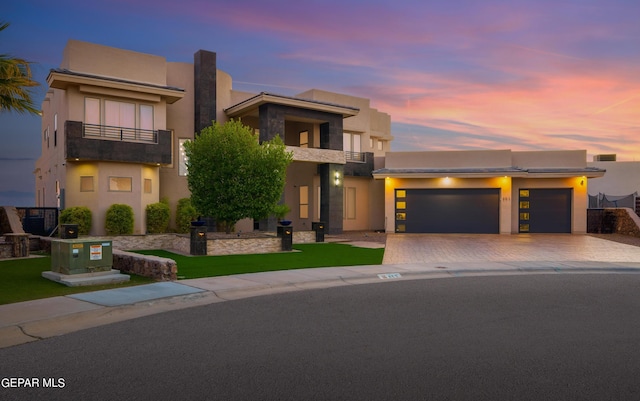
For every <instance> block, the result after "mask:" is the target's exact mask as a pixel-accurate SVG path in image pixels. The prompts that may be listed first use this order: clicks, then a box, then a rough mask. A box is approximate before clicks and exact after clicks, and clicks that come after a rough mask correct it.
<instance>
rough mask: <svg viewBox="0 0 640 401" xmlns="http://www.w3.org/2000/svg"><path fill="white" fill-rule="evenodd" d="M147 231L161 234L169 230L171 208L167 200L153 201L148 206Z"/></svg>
mask: <svg viewBox="0 0 640 401" xmlns="http://www.w3.org/2000/svg"><path fill="white" fill-rule="evenodd" d="M145 210H146V213H147V233H148V234H160V233H165V232H167V228H168V227H169V219H170V218H171V209H170V208H169V205H167V204H166V203H165V202H158V203H151V204H149V205H147V207H146V209H145Z"/></svg>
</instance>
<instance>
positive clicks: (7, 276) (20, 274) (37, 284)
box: [0, 256, 153, 305]
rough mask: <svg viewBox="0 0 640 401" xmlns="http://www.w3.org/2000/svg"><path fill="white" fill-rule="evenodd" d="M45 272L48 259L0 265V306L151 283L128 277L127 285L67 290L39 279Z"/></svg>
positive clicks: (137, 277)
mask: <svg viewBox="0 0 640 401" xmlns="http://www.w3.org/2000/svg"><path fill="white" fill-rule="evenodd" d="M47 270H51V257H49V256H43V257H32V258H28V259H6V260H2V261H0V277H2V278H1V279H0V305H3V304H10V303H14V302H22V301H31V300H34V299H41V298H49V297H56V296H61V295H69V294H78V293H81V292H88V291H99V290H106V289H111V288H121V287H127V286H132V285H140V284H148V283H152V282H153V280H152V279H149V278H146V277H141V276H136V275H130V276H131V278H130V281H129V282H127V283H122V284H107V285H92V286H82V287H67V286H66V285H64V284H60V283H56V282H54V281H51V280H49V279H46V278H44V277H42V275H41V274H42V272H43V271H47Z"/></svg>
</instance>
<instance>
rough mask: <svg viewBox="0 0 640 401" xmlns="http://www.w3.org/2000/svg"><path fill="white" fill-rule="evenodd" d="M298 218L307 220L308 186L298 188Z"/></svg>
mask: <svg viewBox="0 0 640 401" xmlns="http://www.w3.org/2000/svg"><path fill="white" fill-rule="evenodd" d="M300 218H301V219H308V218H309V186H307V185H301V186H300Z"/></svg>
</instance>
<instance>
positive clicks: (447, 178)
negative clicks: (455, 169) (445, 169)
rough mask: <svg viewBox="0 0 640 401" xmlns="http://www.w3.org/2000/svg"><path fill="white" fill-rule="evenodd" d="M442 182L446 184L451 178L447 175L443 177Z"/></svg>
mask: <svg viewBox="0 0 640 401" xmlns="http://www.w3.org/2000/svg"><path fill="white" fill-rule="evenodd" d="M443 182H444V183H445V184H447V185H448V184H449V183H451V178H449V177H444V180H443Z"/></svg>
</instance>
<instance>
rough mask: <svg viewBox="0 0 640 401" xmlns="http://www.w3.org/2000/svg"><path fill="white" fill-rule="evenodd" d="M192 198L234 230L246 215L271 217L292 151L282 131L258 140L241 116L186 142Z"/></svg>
mask: <svg viewBox="0 0 640 401" xmlns="http://www.w3.org/2000/svg"><path fill="white" fill-rule="evenodd" d="M185 150H186V154H187V157H188V162H187V167H188V169H189V175H188V176H187V180H188V183H189V189H190V190H191V202H192V203H193V206H194V207H195V208H196V209H197V210H198V211H199V212H200V213H202V214H204V215H206V216H210V217H213V218H215V219H216V221H217V222H222V223H223V224H224V225H225V227H226V228H227V232H230V229H231V227H232V226H233V224H235V222H237V221H238V220H240V219H244V218H253V219H261V218H264V217H267V216H268V215H269V214H270V213H271V212H272V210H273V207H274V206H275V205H276V204H277V203H278V201H279V200H280V197H281V195H282V191H283V190H284V185H285V179H286V174H287V166H288V165H289V163H291V160H292V155H291V153H290V152H287V151H286V150H285V146H284V143H283V142H282V140H281V139H280V137H279V136H276V137H275V138H274V139H273V140H271V141H266V142H263V143H259V141H258V137H257V135H256V134H255V133H254V132H253V130H252V129H251V128H250V127H248V126H245V125H243V124H242V123H241V122H240V121H235V120H231V121H228V122H227V123H225V124H218V123H217V122H214V123H213V125H212V126H210V127H206V128H204V129H203V130H202V131H201V132H200V134H199V135H197V136H196V138H195V139H194V140H193V141H187V142H186V143H185Z"/></svg>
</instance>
